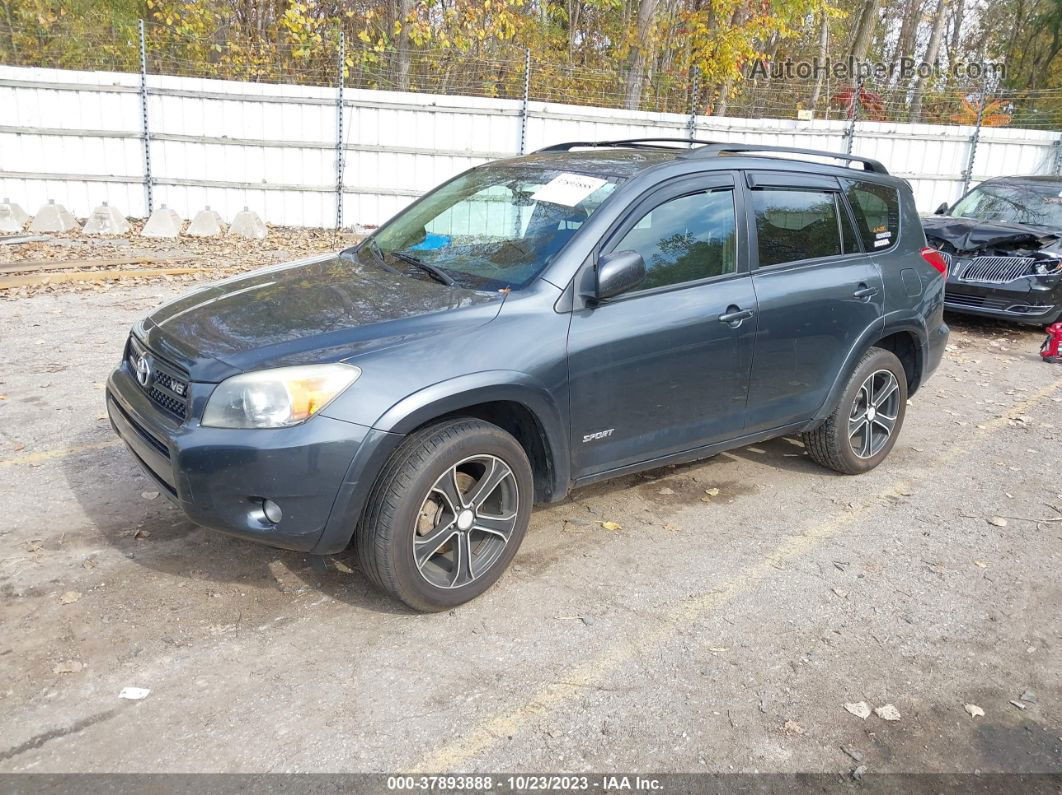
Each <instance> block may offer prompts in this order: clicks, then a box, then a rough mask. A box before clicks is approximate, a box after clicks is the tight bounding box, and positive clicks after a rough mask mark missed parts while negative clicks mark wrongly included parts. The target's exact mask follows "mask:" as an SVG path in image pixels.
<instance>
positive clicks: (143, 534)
mask: <svg viewBox="0 0 1062 795" xmlns="http://www.w3.org/2000/svg"><path fill="white" fill-rule="evenodd" d="M149 535H151V533H150V532H148V531H147V530H144V529H143V528H140V527H138V528H137V529H136V532H135V533H133V538H147V537H148V536H149Z"/></svg>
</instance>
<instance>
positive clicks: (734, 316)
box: [719, 305, 756, 328]
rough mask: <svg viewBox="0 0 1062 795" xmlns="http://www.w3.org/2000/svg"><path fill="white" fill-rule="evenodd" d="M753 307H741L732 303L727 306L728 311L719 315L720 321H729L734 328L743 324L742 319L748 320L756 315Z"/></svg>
mask: <svg viewBox="0 0 1062 795" xmlns="http://www.w3.org/2000/svg"><path fill="white" fill-rule="evenodd" d="M755 314H756V313H755V312H753V311H752V310H751V309H741V308H740V307H737V306H734V305H730V306H728V307H727V308H726V312H725V313H723V314H722V315H720V316H719V322H720V323H729V324H730V325H731V326H733V327H734V328H737V327H738V326H740V325H741V321H743V320H748V319H749V318H750V317H752V316H753V315H755Z"/></svg>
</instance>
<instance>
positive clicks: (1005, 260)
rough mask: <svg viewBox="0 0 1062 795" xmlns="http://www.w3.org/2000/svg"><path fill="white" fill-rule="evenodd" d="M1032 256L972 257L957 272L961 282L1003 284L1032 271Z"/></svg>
mask: <svg viewBox="0 0 1062 795" xmlns="http://www.w3.org/2000/svg"><path fill="white" fill-rule="evenodd" d="M1035 261H1036V260H1034V259H1033V258H1032V257H974V258H973V259H972V260H970V264H968V265H967V266H966V267H964V268H963V269H962V270H961V271H960V273H959V281H961V282H988V283H990V284H1003V283H1005V282H1010V281H1013V280H1014V279H1017V278H1018V277H1020V276H1028V275H1029V274H1030V273H1032V272H1033V268H1032V265H1033V262H1035Z"/></svg>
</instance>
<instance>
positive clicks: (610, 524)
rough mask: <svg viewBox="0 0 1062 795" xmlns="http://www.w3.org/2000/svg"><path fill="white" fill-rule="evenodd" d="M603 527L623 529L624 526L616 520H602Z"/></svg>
mask: <svg viewBox="0 0 1062 795" xmlns="http://www.w3.org/2000/svg"><path fill="white" fill-rule="evenodd" d="M600 524H601V526H602V527H603V528H605V529H606V530H622V529H623V528H622V527H621V526H620V525H618V524H616V523H615V522H601V523H600Z"/></svg>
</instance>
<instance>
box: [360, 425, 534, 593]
mask: <svg viewBox="0 0 1062 795" xmlns="http://www.w3.org/2000/svg"><path fill="white" fill-rule="evenodd" d="M531 503H532V475H531V464H530V463H529V462H528V460H527V454H526V453H525V452H524V449H523V448H522V447H521V446H520V443H519V442H517V441H516V439H514V438H513V437H512V436H511V435H509V434H508V433H506V432H505V431H503V430H502V429H501V428H499V427H497V426H496V425H491V424H490V423H487V422H483V421H482V420H477V419H471V418H468V419H458V420H452V421H447V422H443V423H440V424H438V425H434V426H429V427H427V428H425V429H423V430H421V431H418V432H416V433H414V434H412V435H411V436H410V437H409V439H407V440H406V441H405V442H404V443H403V444H402V445H401V446H400V447H399V448H398V450H397V451H396V452H395V454H394V455H393V456H392V458H391V460H390V461H389V462H388V465H387V466H386V467H385V468H384V471H383V472H382V473H381V475H380V478H379V480H378V481H377V483H376V485H375V486H374V487H373V491H372V494H371V495H370V497H369V502H368V504H367V506H366V512H365V516H364V517H363V518H362V521H361V523H360V524H359V526H358V529H357V533H356V541H355V543H356V546H357V551H358V557H359V560H360V562H361V566H362V569H363V570H364V571H365V572H366V574H368V576H369V577H370V579H372V580H373V581H374V582H376V584H377V585H379V586H380V587H382V588H383V589H385V590H386V591H388V592H389V593H391V594H393V595H394V596H396V597H398V598H399V599H401V600H402V601H403V602H405V603H406V604H407V605H409V606H410V607H412V608H413V609H415V610H420V611H424V612H431V611H437V610H446V609H448V608H451V607H455V606H456V605H459V604H462V603H464V602H467V601H469V600H470V599H474V598H475V597H477V596H479V595H480V594H481V593H483V592H484V591H486V590H487V589H488V588H489V587H490V586H491V585H493V584H494V583H495V582H496V581H497V580H498V578H499V577H500V576H501V574H502V572H504V571H505V569H506V567H507V566H508V565H509V563H510V561H511V560H512V559H513V556H514V555H515V554H516V551H517V550H518V549H519V547H520V543H521V541H523V537H524V534H525V532H526V530H527V524H528V521H529V520H530V516H531Z"/></svg>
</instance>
